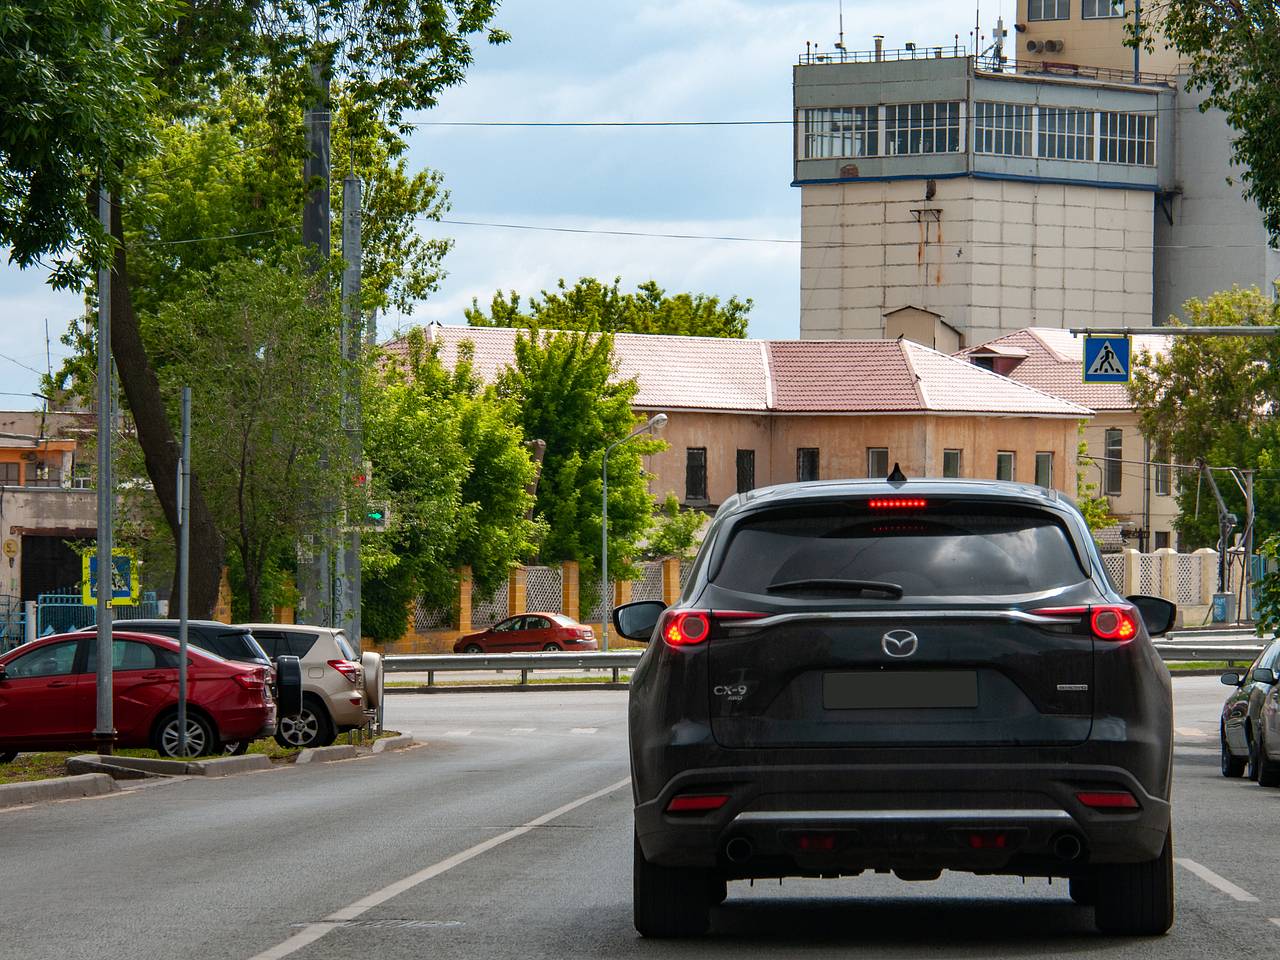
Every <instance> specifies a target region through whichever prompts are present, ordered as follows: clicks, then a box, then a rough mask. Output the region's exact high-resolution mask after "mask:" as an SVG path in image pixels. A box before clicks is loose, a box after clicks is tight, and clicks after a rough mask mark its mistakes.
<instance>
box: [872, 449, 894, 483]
mask: <svg viewBox="0 0 1280 960" xmlns="http://www.w3.org/2000/svg"><path fill="white" fill-rule="evenodd" d="M867 476H868V477H874V478H877V479H880V480H883V479H884V478H885V477H887V476H889V448H888V447H867Z"/></svg>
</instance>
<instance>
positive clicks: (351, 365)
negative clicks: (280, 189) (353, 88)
mask: <svg viewBox="0 0 1280 960" xmlns="http://www.w3.org/2000/svg"><path fill="white" fill-rule="evenodd" d="M360 203H361V196H360V180H359V179H358V178H357V177H356V176H355V174H354V172H352V173H349V174H347V176H346V177H345V178H344V179H343V181H342V259H343V261H344V262H345V266H344V267H343V270H342V358H343V360H345V361H346V364H347V370H346V373H345V375H344V379H343V382H342V424H343V428H344V429H345V430H346V432H347V440H348V442H349V444H350V450H351V469H352V472H353V473H355V474H358V473H360V472H361V471H362V470H363V469H364V443H363V422H362V416H361V410H360V356H361V347H362V346H363V343H362V342H363V340H364V337H365V331H364V325H363V323H362V322H361V316H360V258H361V249H360V225H361V211H360ZM348 492H349V488H348ZM364 519H365V518H364V516H363V511H362V515H361V516H358V517H351V516H348V517H347V523H346V528H347V532H346V533H345V535H344V537H343V541H344V542H343V545H342V554H341V556H340V557H339V558H338V577H337V584H338V590H337V591H335V599H336V600H337V603H338V615H337V618H336V620H335V624H336V625H337V626H339V627H341V628H342V630H343V631H344V632H345V633H346V635H347V639H348V640H350V641H351V642H352V643H353V644H355V645H356V646H357V647H359V646H360V526H361V524H362V523H363V522H364ZM353 520H354V521H355V522H352V521H353Z"/></svg>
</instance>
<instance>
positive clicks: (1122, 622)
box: [1031, 604, 1138, 643]
mask: <svg viewBox="0 0 1280 960" xmlns="http://www.w3.org/2000/svg"><path fill="white" fill-rule="evenodd" d="M1031 612H1032V613H1034V614H1036V615H1037V616H1041V617H1074V618H1076V619H1079V618H1080V617H1083V616H1084V615H1085V614H1088V615H1089V629H1090V630H1091V631H1093V635H1094V636H1095V637H1097V638H1098V639H1099V640H1114V641H1116V642H1118V643H1124V642H1125V641H1126V640H1132V639H1133V638H1134V637H1136V636H1137V635H1138V617H1137V611H1136V610H1134V608H1133V607H1130V606H1128V605H1123V606H1122V605H1120V604H1108V605H1106V606H1101V607H1041V608H1040V609H1039V610H1032V611H1031Z"/></svg>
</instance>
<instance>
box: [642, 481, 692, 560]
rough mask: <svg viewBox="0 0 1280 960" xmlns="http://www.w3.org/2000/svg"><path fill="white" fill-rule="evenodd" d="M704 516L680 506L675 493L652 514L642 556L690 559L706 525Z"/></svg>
mask: <svg viewBox="0 0 1280 960" xmlns="http://www.w3.org/2000/svg"><path fill="white" fill-rule="evenodd" d="M706 523H707V515H706V514H705V513H701V512H699V511H697V510H684V511H681V509H680V501H679V500H677V499H676V495H675V494H674V493H669V494H667V499H666V500H664V501H663V502H662V505H661V506H660V507H658V509H657V510H656V511H655V513H654V530H653V534H652V535H651V536H650V537H649V542H648V543H647V544H646V545H645V547H644V551H643V552H644V556H645V557H646V558H648V559H651V560H662V559H665V558H667V557H675V558H677V559H679V560H691V559H693V555H694V554H695V553H696V552H697V544H698V543H699V538H698V534H699V533H700V532H701V531H702V528H703V527H704V526H706Z"/></svg>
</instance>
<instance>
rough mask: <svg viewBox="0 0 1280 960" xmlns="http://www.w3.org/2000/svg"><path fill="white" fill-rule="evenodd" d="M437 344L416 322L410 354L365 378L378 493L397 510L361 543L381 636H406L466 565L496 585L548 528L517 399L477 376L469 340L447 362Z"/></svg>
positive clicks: (448, 595)
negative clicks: (415, 606) (452, 362)
mask: <svg viewBox="0 0 1280 960" xmlns="http://www.w3.org/2000/svg"><path fill="white" fill-rule="evenodd" d="M438 350H439V348H438V347H435V346H432V347H428V346H427V344H426V341H425V338H423V336H422V333H421V331H418V330H415V331H413V332H412V333H411V334H410V336H409V355H408V359H407V362H406V363H405V364H403V365H401V364H397V363H389V364H388V365H387V366H386V367H385V368H384V369H383V370H381V371H375V372H374V373H372V374H370V376H369V377H368V379H367V381H366V389H365V449H366V451H367V453H368V455H369V458H370V460H371V461H372V464H373V478H374V481H373V482H374V490H375V494H374V495H375V496H385V497H387V498H388V499H389V500H390V503H391V514H392V518H393V520H392V524H391V526H390V528H389V529H387V530H386V531H384V532H381V533H375V534H371V535H367V536H366V537H365V538H364V539H363V541H362V544H361V557H362V560H363V567H364V574H363V576H364V588H365V589H364V604H363V607H362V624H363V626H364V629H365V630H366V632H367V633H368V634H369V635H370V636H372V637H374V638H375V639H377V640H379V641H388V640H395V639H398V638H399V637H401V636H403V635H404V631H405V627H406V621H407V617H408V605H409V604H410V603H411V602H412V601H413V600H414V599H415V598H418V597H422V598H423V599H424V600H425V602H427V603H428V604H431V605H435V606H447V605H448V604H449V603H450V602H451V600H452V598H453V596H454V592H455V590H456V588H457V569H458V568H459V567H461V566H463V565H468V566H470V567H471V570H472V575H473V577H474V579H475V584H476V586H477V587H478V588H479V589H480V591H481V592H482V593H486V592H491V591H493V590H494V589H496V588H497V586H498V585H499V584H500V583H501V582H502V581H503V580H504V579H505V578H506V576H507V574H508V573H509V572H510V570H511V568H512V567H513V566H514V565H516V564H517V563H519V562H521V561H522V560H525V559H528V558H529V557H531V556H532V555H533V553H534V551H535V550H536V549H537V543H538V540H539V538H540V537H541V535H542V532H543V529H542V525H541V524H540V523H538V522H536V521H535V520H533V519H531V517H530V512H531V508H532V507H533V495H532V494H531V493H530V492H529V488H531V487H532V486H533V483H534V480H535V478H536V476H537V469H536V466H535V465H534V463H533V460H532V459H531V457H530V456H529V453H528V451H527V450H526V448H525V446H524V435H523V434H522V433H521V430H520V427H519V424H518V422H517V420H518V412H517V410H516V408H515V405H514V403H513V401H512V400H511V399H509V398H503V397H500V396H499V395H498V392H497V391H496V389H494V388H493V387H492V386H489V387H486V386H484V385H483V384H482V383H481V382H480V381H479V379H478V378H477V377H476V376H475V375H474V373H473V372H472V365H471V359H470V356H469V355H468V354H467V353H466V352H465V351H464V352H463V354H462V355H461V356H460V357H459V359H458V362H457V364H456V366H455V367H454V369H453V370H452V371H450V370H448V369H446V368H445V366H444V364H443V363H442V362H441V360H440V357H439V353H438Z"/></svg>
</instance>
